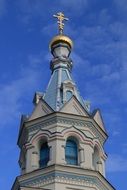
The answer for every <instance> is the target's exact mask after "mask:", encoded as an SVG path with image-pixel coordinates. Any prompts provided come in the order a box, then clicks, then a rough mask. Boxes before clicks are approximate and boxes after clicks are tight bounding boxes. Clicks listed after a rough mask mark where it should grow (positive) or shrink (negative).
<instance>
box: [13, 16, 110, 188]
mask: <svg viewBox="0 0 127 190" xmlns="http://www.w3.org/2000/svg"><path fill="white" fill-rule="evenodd" d="M54 17H56V18H57V19H58V28H59V34H58V35H57V36H55V37H54V38H53V39H52V40H51V43H50V50H51V53H52V55H53V58H52V60H51V63H50V69H51V78H50V81H49V84H48V86H47V89H46V92H45V93H41V92H36V93H35V95H34V98H33V103H34V110H33V112H32V113H31V114H30V115H29V116H25V115H23V116H22V118H21V124H20V130H19V137H18V146H19V148H20V156H19V165H20V168H21V175H20V176H18V177H17V178H16V180H15V182H14V184H13V186H12V190H39V189H40V190H41V189H42V190H44V189H48V190H114V188H113V187H112V185H111V184H110V183H109V182H108V181H107V180H106V178H105V160H106V158H107V156H106V154H105V151H104V143H105V141H106V139H107V133H106V131H105V128H104V124H103V120H102V116H101V113H100V111H99V110H94V111H93V113H91V112H90V109H89V105H88V104H87V103H85V102H84V100H83V98H82V97H81V96H80V94H79V91H78V89H77V86H76V84H75V82H74V81H73V78H72V76H71V72H72V67H73V62H72V60H71V58H70V54H71V50H72V47H73V42H72V40H71V39H70V38H69V37H68V36H66V35H64V34H63V28H64V23H63V22H64V21H66V20H68V19H67V18H65V17H64V14H63V13H57V15H54Z"/></svg>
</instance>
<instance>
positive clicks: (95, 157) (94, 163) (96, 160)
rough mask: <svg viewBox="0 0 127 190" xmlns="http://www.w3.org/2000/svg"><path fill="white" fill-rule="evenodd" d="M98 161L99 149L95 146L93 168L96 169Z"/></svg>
mask: <svg viewBox="0 0 127 190" xmlns="http://www.w3.org/2000/svg"><path fill="white" fill-rule="evenodd" d="M98 162H99V151H98V148H97V147H96V146H95V147H94V153H93V167H94V169H95V170H98Z"/></svg>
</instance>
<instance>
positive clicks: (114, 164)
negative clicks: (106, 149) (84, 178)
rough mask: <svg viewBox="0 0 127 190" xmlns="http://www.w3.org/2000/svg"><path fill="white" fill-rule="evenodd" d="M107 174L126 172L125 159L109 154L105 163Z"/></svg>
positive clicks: (126, 162) (126, 163) (126, 161)
mask: <svg viewBox="0 0 127 190" xmlns="http://www.w3.org/2000/svg"><path fill="white" fill-rule="evenodd" d="M106 168H107V172H124V171H127V159H126V158H125V157H122V156H121V155H117V154H110V155H109V156H108V159H107V163H106Z"/></svg>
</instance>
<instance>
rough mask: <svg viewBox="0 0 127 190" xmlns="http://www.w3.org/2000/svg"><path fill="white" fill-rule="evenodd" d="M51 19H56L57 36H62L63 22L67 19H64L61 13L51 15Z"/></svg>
mask: <svg viewBox="0 0 127 190" xmlns="http://www.w3.org/2000/svg"><path fill="white" fill-rule="evenodd" d="M53 17H55V18H57V19H58V21H57V23H58V29H59V34H63V29H64V23H63V21H67V20H69V19H68V18H66V17H65V16H64V14H63V13H62V12H59V13H57V14H56V15H53Z"/></svg>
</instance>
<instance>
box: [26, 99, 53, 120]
mask: <svg viewBox="0 0 127 190" xmlns="http://www.w3.org/2000/svg"><path fill="white" fill-rule="evenodd" d="M52 112H53V110H52V108H50V107H49V106H48V104H47V103H46V102H45V101H44V100H43V99H41V100H39V102H38V104H36V106H35V108H34V110H33V112H32V114H31V116H30V117H29V121H30V120H33V119H36V118H39V117H42V116H44V115H47V114H50V113H52Z"/></svg>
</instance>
